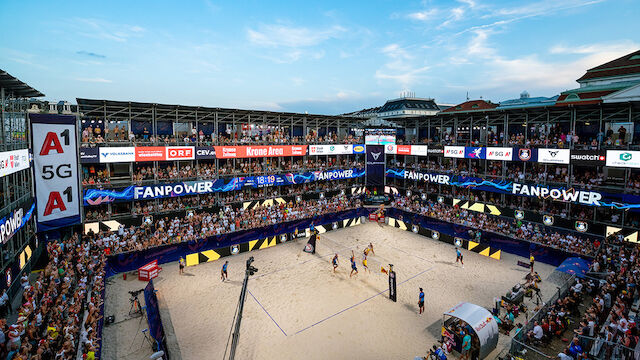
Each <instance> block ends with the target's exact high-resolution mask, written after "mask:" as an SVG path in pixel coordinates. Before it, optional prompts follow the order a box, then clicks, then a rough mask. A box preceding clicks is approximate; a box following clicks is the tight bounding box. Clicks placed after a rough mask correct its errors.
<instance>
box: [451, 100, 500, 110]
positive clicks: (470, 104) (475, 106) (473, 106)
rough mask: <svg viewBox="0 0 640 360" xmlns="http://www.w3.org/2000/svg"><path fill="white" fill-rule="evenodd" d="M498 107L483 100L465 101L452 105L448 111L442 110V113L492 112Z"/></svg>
mask: <svg viewBox="0 0 640 360" xmlns="http://www.w3.org/2000/svg"><path fill="white" fill-rule="evenodd" d="M496 107H498V104H494V103H492V102H490V101H484V100H470V101H465V102H463V103H462V104H458V105H454V106H452V107H450V108H448V109H445V110H443V111H442V112H443V113H456V112H471V111H484V110H492V109H495V108H496Z"/></svg>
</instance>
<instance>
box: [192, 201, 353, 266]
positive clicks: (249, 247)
mask: <svg viewBox="0 0 640 360" xmlns="http://www.w3.org/2000/svg"><path fill="white" fill-rule="evenodd" d="M276 201H277V200H276ZM249 206H253V205H252V204H248V207H249ZM360 224H361V218H360V217H355V218H351V219H344V220H340V221H336V222H333V223H329V224H324V225H317V226H315V230H316V231H317V232H318V233H319V234H322V233H325V232H327V231H332V230H337V229H340V228H345V227H350V226H355V225H360ZM309 236H311V230H310V228H305V229H299V230H298V229H296V231H294V232H291V233H284V234H280V235H276V236H270V237H266V238H261V239H256V240H251V241H248V242H244V243H240V244H235V245H231V246H227V247H222V248H218V249H214V250H205V251H201V252H196V253H193V254H188V255H187V256H186V258H185V262H186V265H187V266H193V265H198V264H202V263H207V262H212V261H216V260H218V259H220V258H223V257H226V256H231V255H237V254H240V253H243V252H247V251H254V250H261V249H266V248H269V247H272V246H276V245H278V244H282V243H284V242H287V241H291V240H295V239H300V238H305V237H309Z"/></svg>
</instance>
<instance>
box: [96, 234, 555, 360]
mask: <svg viewBox="0 0 640 360" xmlns="http://www.w3.org/2000/svg"><path fill="white" fill-rule="evenodd" d="M306 240H307V239H299V240H297V241H291V242H288V243H284V244H280V245H278V246H275V247H271V248H267V249H264V250H258V251H252V252H248V253H241V254H238V255H235V256H231V257H227V258H223V259H220V260H218V261H215V262H211V263H205V264H201V265H198V266H194V267H188V268H186V274H185V275H182V276H180V275H178V270H177V264H165V265H164V266H163V268H164V271H163V272H162V273H161V276H160V277H159V278H157V279H156V280H155V281H154V282H155V286H156V289H157V290H158V294H159V298H160V301H161V302H163V304H161V305H162V306H164V307H166V308H167V309H168V311H166V312H165V315H163V321H164V322H165V324H166V323H167V321H166V320H165V319H164V318H165V317H170V319H169V321H170V323H171V324H172V327H173V329H172V331H173V332H174V333H175V337H176V339H177V342H178V345H179V347H180V354H181V358H182V359H222V358H223V356H224V353H225V347H226V345H227V341H228V339H229V333H230V329H231V327H232V323H233V317H234V313H235V310H236V306H237V303H238V298H239V294H240V290H241V285H242V280H243V278H244V268H245V262H246V260H247V259H248V258H249V256H254V258H255V262H254V264H253V265H254V266H256V267H257V268H258V269H259V271H258V273H257V274H255V275H254V276H252V277H251V279H250V281H249V286H248V291H249V292H248V294H247V298H246V302H245V308H244V315H243V319H242V327H241V333H240V342H239V347H238V351H237V358H238V359H301V358H304V359H327V358H332V359H353V358H357V359H360V358H362V359H413V357H414V356H416V355H425V353H426V350H427V349H428V348H429V347H431V345H433V344H434V343H435V342H436V341H437V340H438V339H439V337H440V323H441V320H442V313H443V312H444V311H447V310H448V309H449V308H451V307H452V306H454V305H456V304H457V303H458V302H460V301H468V302H472V303H475V304H478V305H481V306H484V307H486V308H491V307H492V306H493V302H494V298H495V297H498V296H500V295H504V293H505V292H506V291H507V290H508V289H509V288H511V287H512V286H513V285H514V284H516V283H519V282H520V283H521V282H523V280H522V279H523V277H524V276H525V275H526V272H527V270H526V269H523V268H521V267H518V266H516V262H517V260H518V259H519V260H522V261H526V259H522V258H519V257H516V256H512V255H509V254H503V258H502V260H495V259H491V258H488V257H485V256H481V255H479V254H476V253H473V252H469V251H463V253H464V260H465V267H464V268H462V267H461V265H460V264H456V263H455V250H454V248H453V246H451V245H449V244H446V243H442V242H438V241H436V240H432V239H430V238H426V237H423V236H420V235H416V234H414V233H412V232H408V231H402V230H400V229H396V228H392V227H389V226H383V227H381V226H379V225H377V224H375V223H366V224H363V225H359V226H355V227H349V228H344V229H339V230H336V231H332V232H328V233H325V234H321V235H320V240H319V241H318V242H317V244H316V254H308V253H305V252H303V251H302V249H303V248H304V245H305V244H306ZM370 242H372V243H373V246H374V250H375V255H370V256H369V259H368V262H369V268H370V272H366V271H365V270H364V268H363V266H362V252H363V250H364V248H365V247H366V246H367V245H368V244H369V243H370ZM352 250H353V251H354V254H355V259H356V264H357V267H358V271H359V273H358V275H354V276H353V277H351V278H350V277H349V272H350V270H351V266H350V262H349V257H350V256H351V251H352ZM334 253H338V256H339V267H338V269H337V271H336V272H335V273H334V272H333V267H332V264H331V260H332V258H333V255H334ZM224 260H228V261H229V281H226V282H224V283H223V282H221V281H220V269H221V267H222V264H223V261H224ZM389 263H392V264H393V265H394V270H395V271H396V273H397V292H398V299H397V300H398V301H397V302H395V303H394V302H392V301H391V300H389V294H388V277H387V275H386V274H382V273H381V272H380V267H381V266H384V267H385V268H388V264H389ZM536 270H537V271H538V272H539V273H540V275H541V276H542V278H543V279H546V278H547V277H548V276H549V274H550V273H551V272H552V270H553V267H551V266H548V265H544V264H537V265H536ZM420 287H422V288H424V292H425V294H426V299H425V310H426V311H425V313H424V314H422V315H418V314H417V311H418V307H417V302H418V292H419V288H420ZM541 289H542V293H543V295H544V296H543V298H548V297H549V296H550V295H551V293H552V292H553V291H554V290H555V285H554V284H552V283H549V282H545V281H543V283H542V284H541ZM107 291H109V289H107ZM521 320H522V321H523V322H524V318H522V319H521ZM169 331H171V330H169ZM501 341H505V342H506V341H508V338H507V337H506V336H501Z"/></svg>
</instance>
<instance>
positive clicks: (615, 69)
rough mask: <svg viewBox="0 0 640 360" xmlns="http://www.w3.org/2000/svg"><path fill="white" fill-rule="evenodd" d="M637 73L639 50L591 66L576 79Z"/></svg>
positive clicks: (639, 63)
mask: <svg viewBox="0 0 640 360" xmlns="http://www.w3.org/2000/svg"><path fill="white" fill-rule="evenodd" d="M638 74H640V50H638V51H636V52H632V53H631V54H627V55H625V56H622V57H619V58H617V59H615V60H612V61H609V62H607V63H604V64H602V65H599V66H596V67H594V68H591V69H589V70H587V72H586V73H585V74H584V75H582V77H580V78H579V79H578V80H577V81H578V82H579V83H583V82H586V81H591V80H594V79H602V78H610V77H621V76H627V75H638Z"/></svg>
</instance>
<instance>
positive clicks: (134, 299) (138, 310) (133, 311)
mask: <svg viewBox="0 0 640 360" xmlns="http://www.w3.org/2000/svg"><path fill="white" fill-rule="evenodd" d="M142 291H144V290H138V291H129V294H131V297H130V298H129V301H130V302H131V308H130V309H129V316H132V315H137V314H139V315H142V306H141V305H140V299H139V298H138V295H139V294H140V293H141V292H142Z"/></svg>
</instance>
